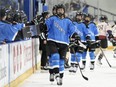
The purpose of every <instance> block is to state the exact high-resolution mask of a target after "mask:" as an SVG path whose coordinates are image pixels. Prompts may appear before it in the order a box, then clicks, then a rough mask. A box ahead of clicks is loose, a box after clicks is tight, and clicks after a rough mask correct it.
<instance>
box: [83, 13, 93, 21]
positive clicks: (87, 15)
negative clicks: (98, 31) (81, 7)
mask: <svg viewBox="0 0 116 87" xmlns="http://www.w3.org/2000/svg"><path fill="white" fill-rule="evenodd" d="M86 17H89V18H90V20H93V16H92V15H91V14H85V15H84V19H85V18H86Z"/></svg>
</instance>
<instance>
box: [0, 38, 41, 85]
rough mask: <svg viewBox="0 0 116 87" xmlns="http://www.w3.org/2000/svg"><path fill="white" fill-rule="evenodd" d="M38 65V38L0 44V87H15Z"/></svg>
mask: <svg viewBox="0 0 116 87" xmlns="http://www.w3.org/2000/svg"><path fill="white" fill-rule="evenodd" d="M39 67H40V54H39V39H32V40H27V41H21V42H16V43H11V44H6V45H1V46H0V87H16V86H17V85H18V84H19V83H21V82H22V81H23V80H24V79H26V78H27V77H29V76H30V75H31V74H32V73H34V72H35V70H37V69H38V68H39Z"/></svg>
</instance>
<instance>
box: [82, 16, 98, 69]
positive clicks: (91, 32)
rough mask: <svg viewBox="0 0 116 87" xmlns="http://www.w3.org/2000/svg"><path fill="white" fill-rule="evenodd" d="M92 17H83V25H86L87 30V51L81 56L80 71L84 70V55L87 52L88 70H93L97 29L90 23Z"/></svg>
mask: <svg viewBox="0 0 116 87" xmlns="http://www.w3.org/2000/svg"><path fill="white" fill-rule="evenodd" d="M91 17H92V16H91V15H90V14H87V15H85V19H84V23H85V25H86V29H87V30H88V35H87V36H86V43H87V49H86V50H85V52H84V53H83V55H82V67H81V69H82V70H83V69H85V65H86V55H87V51H89V56H90V70H94V63H95V54H94V51H95V48H96V44H92V43H94V42H95V41H96V40H98V29H97V27H96V25H95V23H94V22H92V18H91Z"/></svg>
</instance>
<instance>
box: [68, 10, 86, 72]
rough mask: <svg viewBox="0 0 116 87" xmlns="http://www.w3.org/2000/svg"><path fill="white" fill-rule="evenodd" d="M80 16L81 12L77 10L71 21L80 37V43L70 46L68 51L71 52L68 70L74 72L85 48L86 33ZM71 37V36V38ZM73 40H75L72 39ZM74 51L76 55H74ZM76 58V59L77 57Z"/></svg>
mask: <svg viewBox="0 0 116 87" xmlns="http://www.w3.org/2000/svg"><path fill="white" fill-rule="evenodd" d="M82 16H83V14H82V13H81V12H78V13H77V14H76V16H75V21H74V22H73V23H74V25H75V29H76V31H77V33H78V35H79V37H80V44H79V43H78V44H79V45H77V46H76V45H75V46H72V47H70V52H71V62H70V63H71V64H70V65H71V67H70V69H69V72H74V73H76V71H77V68H78V63H79V62H80V60H81V58H82V53H83V51H84V49H85V48H86V46H85V45H84V44H83V43H84V42H85V39H86V38H85V36H86V35H87V29H86V26H85V24H83V22H82ZM71 39H73V38H71ZM74 41H75V40H74ZM74 41H73V40H72V43H73V42H74ZM75 53H76V56H77V57H75ZM77 58H78V59H77Z"/></svg>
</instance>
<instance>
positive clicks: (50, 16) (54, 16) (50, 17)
mask: <svg viewBox="0 0 116 87" xmlns="http://www.w3.org/2000/svg"><path fill="white" fill-rule="evenodd" d="M51 17H57V16H56V15H51V16H50V17H49V18H51Z"/></svg>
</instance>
